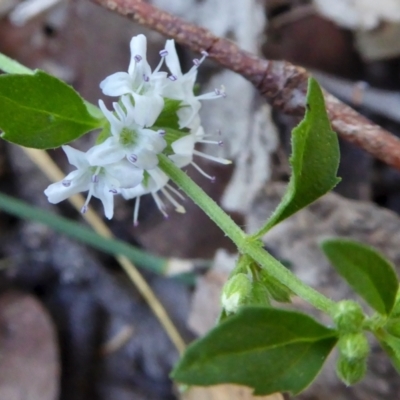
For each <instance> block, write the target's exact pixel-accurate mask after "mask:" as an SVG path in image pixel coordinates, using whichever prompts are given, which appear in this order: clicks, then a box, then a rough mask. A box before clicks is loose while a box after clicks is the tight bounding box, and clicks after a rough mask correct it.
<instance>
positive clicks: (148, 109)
mask: <svg viewBox="0 0 400 400" xmlns="http://www.w3.org/2000/svg"><path fill="white" fill-rule="evenodd" d="M132 96H133V97H134V99H135V108H134V116H135V121H136V123H137V124H138V125H140V126H141V127H142V128H143V127H145V126H146V127H147V126H152V125H154V122H156V119H157V118H158V117H159V115H160V113H161V111H162V109H163V108H164V100H163V98H162V97H161V96H160V95H158V94H155V93H153V94H151V93H147V94H146V95H139V94H137V93H132Z"/></svg>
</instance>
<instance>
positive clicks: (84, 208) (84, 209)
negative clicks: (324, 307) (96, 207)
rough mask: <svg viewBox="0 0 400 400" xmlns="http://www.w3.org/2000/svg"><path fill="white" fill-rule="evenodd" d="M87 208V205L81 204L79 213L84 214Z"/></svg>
mask: <svg viewBox="0 0 400 400" xmlns="http://www.w3.org/2000/svg"><path fill="white" fill-rule="evenodd" d="M87 210H88V208H87V206H86V205H85V206H83V207H82V208H81V213H82V214H86V213H87Z"/></svg>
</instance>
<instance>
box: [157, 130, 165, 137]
mask: <svg viewBox="0 0 400 400" xmlns="http://www.w3.org/2000/svg"><path fill="white" fill-rule="evenodd" d="M157 133H158V134H159V135H160V136H164V135H165V134H166V132H165V130H164V129H159V130H158V131H157Z"/></svg>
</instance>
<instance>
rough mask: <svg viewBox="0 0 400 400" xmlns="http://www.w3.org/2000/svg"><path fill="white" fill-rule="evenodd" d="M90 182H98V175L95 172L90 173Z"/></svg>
mask: <svg viewBox="0 0 400 400" xmlns="http://www.w3.org/2000/svg"><path fill="white" fill-rule="evenodd" d="M92 182H93V183H98V182H99V176H98V175H97V174H94V175H92Z"/></svg>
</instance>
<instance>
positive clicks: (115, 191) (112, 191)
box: [109, 189, 118, 194]
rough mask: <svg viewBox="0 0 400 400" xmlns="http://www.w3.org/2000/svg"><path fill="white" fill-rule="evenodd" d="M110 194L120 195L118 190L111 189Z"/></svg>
mask: <svg viewBox="0 0 400 400" xmlns="http://www.w3.org/2000/svg"><path fill="white" fill-rule="evenodd" d="M109 192H110V193H112V194H118V190H117V189H110V190H109Z"/></svg>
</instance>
